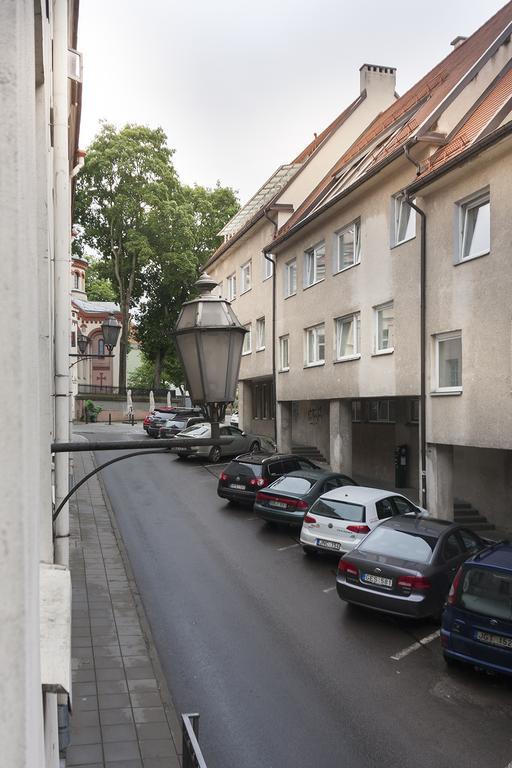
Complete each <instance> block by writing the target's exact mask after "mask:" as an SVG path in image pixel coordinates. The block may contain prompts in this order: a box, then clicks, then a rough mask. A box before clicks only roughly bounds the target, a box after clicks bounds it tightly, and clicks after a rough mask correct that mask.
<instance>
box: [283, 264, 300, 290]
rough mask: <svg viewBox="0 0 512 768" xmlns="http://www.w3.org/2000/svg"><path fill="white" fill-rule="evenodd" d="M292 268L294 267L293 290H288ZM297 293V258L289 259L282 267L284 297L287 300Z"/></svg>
mask: <svg viewBox="0 0 512 768" xmlns="http://www.w3.org/2000/svg"><path fill="white" fill-rule="evenodd" d="M292 267H294V273H295V290H293V291H291V290H290V275H291V273H292V269H291V268H292ZM296 293H297V257H294V258H293V259H290V260H289V261H287V262H286V264H285V265H284V297H285V299H288V298H289V297H290V296H295V295H296Z"/></svg>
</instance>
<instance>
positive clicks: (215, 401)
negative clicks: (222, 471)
mask: <svg viewBox="0 0 512 768" xmlns="http://www.w3.org/2000/svg"><path fill="white" fill-rule="evenodd" d="M196 285H197V287H198V288H199V291H200V295H199V296H198V298H197V299H192V300H191V301H187V302H185V303H184V304H183V307H182V309H181V313H180V316H179V318H178V322H177V324H176V328H175V330H174V339H175V341H176V347H177V349H178V354H179V356H180V358H181V362H182V364H183V368H184V371H185V377H186V380H187V386H188V391H189V392H190V397H191V399H192V402H193V403H196V404H198V405H200V406H201V407H202V408H203V410H204V412H205V414H206V417H207V418H208V420H209V421H210V422H212V424H215V423H217V424H218V422H219V421H223V420H224V416H225V413H226V405H227V404H228V403H232V402H233V401H234V399H235V391H236V385H237V381H238V372H239V370H240V358H241V355H242V346H243V342H244V336H245V334H246V333H247V331H246V329H245V328H244V327H243V326H241V325H240V323H239V321H238V318H237V316H236V315H235V313H234V312H233V309H232V308H231V303H230V302H229V301H227V300H226V299H223V298H220V297H218V296H212V295H211V291H212V290H213V289H214V288H215V287H216V286H217V283H216V282H215V280H212V278H211V277H209V275H207V274H206V272H203V274H202V275H201V277H200V278H199V280H198V281H197V282H196ZM212 436H213V429H212Z"/></svg>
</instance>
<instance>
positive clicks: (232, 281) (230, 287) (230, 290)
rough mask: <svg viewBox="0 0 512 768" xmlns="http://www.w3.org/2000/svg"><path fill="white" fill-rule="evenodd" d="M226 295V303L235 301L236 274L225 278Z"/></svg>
mask: <svg viewBox="0 0 512 768" xmlns="http://www.w3.org/2000/svg"><path fill="white" fill-rule="evenodd" d="M226 294H227V300H228V301H234V300H235V299H236V272H233V274H232V275H228V276H227V277H226Z"/></svg>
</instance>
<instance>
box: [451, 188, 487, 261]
mask: <svg viewBox="0 0 512 768" xmlns="http://www.w3.org/2000/svg"><path fill="white" fill-rule="evenodd" d="M458 210H459V249H458V260H459V261H465V260H466V259H475V258H476V257H477V256H484V255H485V254H487V253H489V252H490V250H491V200H490V196H489V192H488V191H486V192H480V193H479V194H477V195H473V196H472V197H471V198H470V199H466V200H465V201H463V202H462V203H459V206H458Z"/></svg>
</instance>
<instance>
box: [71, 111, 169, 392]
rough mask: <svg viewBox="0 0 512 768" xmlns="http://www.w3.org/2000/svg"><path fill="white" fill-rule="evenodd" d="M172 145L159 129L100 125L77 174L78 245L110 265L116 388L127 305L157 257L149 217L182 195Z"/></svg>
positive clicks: (122, 370)
mask: <svg viewBox="0 0 512 768" xmlns="http://www.w3.org/2000/svg"><path fill="white" fill-rule="evenodd" d="M172 155H173V150H171V149H169V147H168V146H167V137H166V135H165V133H164V132H163V130H162V129H161V128H156V129H151V128H147V127H145V126H140V125H126V126H125V127H124V128H122V129H121V130H116V128H115V127H114V126H113V125H111V124H109V123H103V124H102V125H101V128H100V131H99V133H98V135H97V136H96V137H95V138H94V140H93V141H92V143H91V145H90V147H89V148H88V150H87V156H86V159H85V164H84V167H83V169H82V171H81V173H80V174H79V176H78V177H77V186H76V198H75V212H76V221H77V223H78V224H79V225H81V229H80V233H79V235H78V237H77V239H76V247H77V249H78V250H80V249H81V250H82V252H84V249H85V248H86V247H88V248H90V249H92V250H93V251H94V252H95V253H97V254H98V255H99V257H100V258H101V259H102V260H103V261H104V262H106V263H107V264H108V266H109V277H110V279H111V281H112V285H113V287H114V290H115V294H116V298H117V300H118V301H119V305H120V309H121V315H122V331H121V340H120V360H119V388H120V391H124V390H125V389H126V355H127V351H128V338H129V329H130V310H131V309H132V308H133V307H134V306H135V305H136V303H137V302H138V300H139V299H140V298H141V296H143V294H144V292H145V282H146V277H145V274H144V267H145V265H147V264H148V263H149V262H150V261H154V262H156V261H157V260H158V255H159V254H158V252H157V251H156V250H154V249H155V247H157V243H155V241H154V238H153V237H151V234H152V233H151V230H152V228H153V227H152V225H151V221H152V220H153V221H154V220H156V219H158V218H159V217H162V218H165V217H166V216H167V214H168V210H169V207H173V206H175V205H177V199H179V198H181V197H182V193H181V186H180V183H179V180H178V178H177V175H176V172H175V170H174V167H173V165H172Z"/></svg>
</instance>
